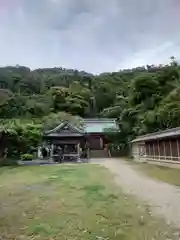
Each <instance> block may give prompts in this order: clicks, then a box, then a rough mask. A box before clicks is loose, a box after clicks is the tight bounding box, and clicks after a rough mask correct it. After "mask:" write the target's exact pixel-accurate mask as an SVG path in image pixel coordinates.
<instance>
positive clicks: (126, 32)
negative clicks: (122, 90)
mask: <svg viewBox="0 0 180 240" xmlns="http://www.w3.org/2000/svg"><path fill="white" fill-rule="evenodd" d="M179 24H180V0H0V65H1V66H4V65H16V64H19V65H23V66H27V67H30V68H32V69H35V68H42V67H59V66H62V67H66V68H75V69H78V70H85V71H88V72H92V73H100V72H108V71H117V70H119V69H124V68H132V67H138V66H142V65H146V64H164V63H167V62H168V61H169V58H170V57H171V56H175V57H176V59H177V60H179V59H180V31H179Z"/></svg>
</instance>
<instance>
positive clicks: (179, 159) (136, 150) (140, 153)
mask: <svg viewBox="0 0 180 240" xmlns="http://www.w3.org/2000/svg"><path fill="white" fill-rule="evenodd" d="M132 156H133V158H134V159H136V160H139V161H157V162H165V163H166V162H167V163H180V127H178V128H173V129H168V130H165V131H161V132H155V133H151V134H146V135H144V136H139V137H137V138H136V139H134V140H133V141H132Z"/></svg>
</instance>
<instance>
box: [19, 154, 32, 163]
mask: <svg viewBox="0 0 180 240" xmlns="http://www.w3.org/2000/svg"><path fill="white" fill-rule="evenodd" d="M33 157H34V156H33V155H32V154H29V153H26V154H23V155H22V156H21V159H22V160H23V161H32V160H33Z"/></svg>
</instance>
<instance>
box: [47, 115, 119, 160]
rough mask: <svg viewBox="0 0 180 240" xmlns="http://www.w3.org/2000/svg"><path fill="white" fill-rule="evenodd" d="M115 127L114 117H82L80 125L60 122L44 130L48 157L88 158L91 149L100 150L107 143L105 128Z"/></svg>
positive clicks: (66, 158)
mask: <svg viewBox="0 0 180 240" xmlns="http://www.w3.org/2000/svg"><path fill="white" fill-rule="evenodd" d="M107 128H108V129H114V128H115V129H117V130H118V127H117V124H116V120H115V119H84V121H83V126H82V127H75V126H73V125H72V124H70V123H69V122H62V123H61V124H60V125H59V126H57V127H56V128H54V129H52V130H50V131H48V132H45V134H44V141H45V142H46V143H47V144H48V146H49V149H50V158H51V159H52V160H53V161H56V162H63V161H67V160H70V161H79V160H80V159H88V157H89V151H91V150H92V149H95V150H97V151H98V150H102V149H104V148H105V145H106V144H107V140H106V138H105V134H104V133H105V132H104V131H105V129H107Z"/></svg>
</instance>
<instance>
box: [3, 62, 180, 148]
mask: <svg viewBox="0 0 180 240" xmlns="http://www.w3.org/2000/svg"><path fill="white" fill-rule="evenodd" d="M179 74H180V65H179V64H178V63H177V62H176V61H175V59H174V58H172V59H171V61H170V63H169V64H167V65H159V66H154V65H151V66H150V65H148V66H141V67H137V68H134V69H124V70H120V71H117V72H110V73H102V74H99V75H93V74H90V73H86V72H83V71H78V70H73V69H65V68H47V69H36V70H33V71H31V70H30V69H29V68H27V67H24V66H16V67H1V68H0V119H1V120H0V128H1V138H0V139H1V140H0V141H1V142H2V141H4V142H7V140H5V138H4V137H3V138H2V136H4V135H3V134H5V135H6V136H7V135H8V136H12V135H13V136H18V137H17V139H16V144H17V143H19V142H21V141H23V142H24V143H26V144H24V145H27V144H29V143H31V145H33V146H35V144H37V142H38V141H39V140H38V139H39V137H41V134H42V131H43V130H44V129H49V128H50V127H53V126H55V125H57V124H59V122H60V121H61V120H63V119H64V120H67V119H68V120H70V121H74V122H76V123H77V124H78V122H80V119H81V118H84V117H108V118H117V120H118V123H119V127H120V130H121V133H120V134H119V136H118V141H119V142H120V143H122V144H123V145H127V143H128V142H129V141H130V140H131V139H133V138H134V137H136V136H137V135H140V134H145V133H149V132H153V131H157V130H163V129H166V128H171V127H177V126H179V125H180V76H179ZM10 139H11V138H10V137H9V140H8V141H10ZM22 139H23V140H22ZM32 139H33V141H34V144H32ZM13 141H14V140H13ZM28 141H30V142H28ZM1 142H0V143H1ZM13 144H14V145H15V143H13ZM13 144H12V139H11V145H13ZM0 145H2V146H3V144H0ZM5 145H7V144H5ZM19 145H23V144H22V142H21V144H19ZM24 145H23V146H24ZM16 149H18V147H17V146H16ZM23 151H24V152H26V151H27V150H26V149H24V150H23ZM1 152H2V151H1Z"/></svg>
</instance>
